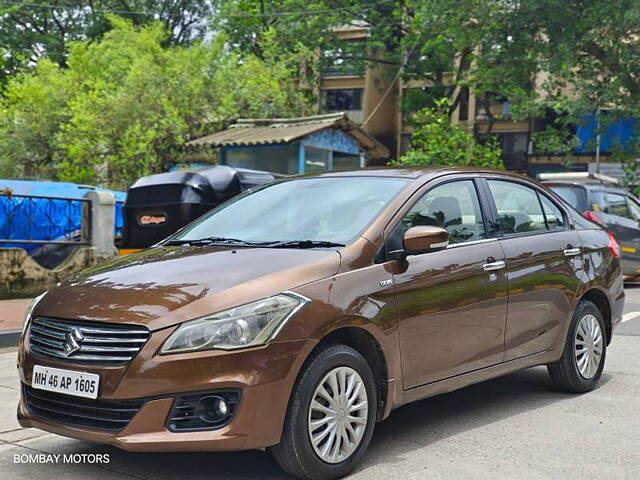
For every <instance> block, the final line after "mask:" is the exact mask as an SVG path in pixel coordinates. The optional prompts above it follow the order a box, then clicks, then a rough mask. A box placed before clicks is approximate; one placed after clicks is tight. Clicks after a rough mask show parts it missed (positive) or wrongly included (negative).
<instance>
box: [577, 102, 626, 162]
mask: <svg viewBox="0 0 640 480" xmlns="http://www.w3.org/2000/svg"><path fill="white" fill-rule="evenodd" d="M600 115H601V116H600V122H601V124H602V126H601V129H602V131H601V132H600V151H601V152H603V153H608V152H611V151H612V150H613V149H614V148H622V149H623V150H624V149H625V148H630V147H631V146H632V142H633V141H635V136H636V128H637V126H638V125H637V124H638V119H636V118H622V119H619V120H617V121H615V122H613V123H607V119H606V112H603V113H601V114H600ZM597 131H598V122H597V119H596V115H595V113H593V114H590V115H587V116H585V117H584V118H583V120H582V122H581V123H580V125H578V128H577V130H576V135H577V136H578V138H579V139H580V145H579V146H578V147H577V148H576V149H575V152H576V153H591V154H593V153H595V151H596V141H597V139H596V134H597Z"/></svg>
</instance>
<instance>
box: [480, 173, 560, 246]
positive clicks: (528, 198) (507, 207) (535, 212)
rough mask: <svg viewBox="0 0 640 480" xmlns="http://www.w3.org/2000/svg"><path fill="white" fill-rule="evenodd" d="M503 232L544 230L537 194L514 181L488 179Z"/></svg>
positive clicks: (542, 215) (545, 227)
mask: <svg viewBox="0 0 640 480" xmlns="http://www.w3.org/2000/svg"><path fill="white" fill-rule="evenodd" d="M488 183H489V189H490V190H491V194H492V195H493V200H494V202H495V204H496V208H497V209H498V216H499V217H500V231H501V232H502V233H504V234H507V235H508V234H513V233H523V232H536V231H540V230H546V229H547V226H546V224H545V221H544V214H543V213H542V206H541V205H540V201H539V200H538V194H537V192H536V191H535V190H534V189H533V188H529V187H527V186H525V185H521V184H519V183H514V182H504V181H500V180H489V181H488Z"/></svg>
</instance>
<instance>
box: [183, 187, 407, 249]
mask: <svg viewBox="0 0 640 480" xmlns="http://www.w3.org/2000/svg"><path fill="white" fill-rule="evenodd" d="M406 183H407V181H406V180H405V179H400V178H382V177H323V178H300V179H295V180H288V181H284V182H279V183H275V184H273V185H269V186H267V187H265V188H262V189H259V190H257V191H255V192H252V193H249V194H248V195H241V196H239V197H237V198H236V199H234V200H232V201H231V202H229V203H227V204H225V205H222V206H221V207H218V208H217V209H215V210H213V211H212V212H211V213H209V214H207V215H206V216H204V217H203V218H202V219H200V220H199V221H197V222H196V223H195V224H193V225H191V226H190V227H188V228H187V229H185V230H184V231H183V232H180V233H179V234H177V235H176V236H174V237H173V238H172V239H171V241H172V242H176V241H183V242H185V241H189V240H199V239H206V238H216V239H224V238H228V239H234V240H236V241H237V240H241V241H243V242H251V243H260V242H295V241H313V242H333V243H339V244H347V243H349V242H351V241H353V240H354V239H355V238H356V237H357V236H358V234H359V233H360V232H361V231H362V230H363V229H364V228H365V227H366V226H367V225H369V223H370V222H371V221H372V220H373V219H374V218H375V217H376V215H377V214H378V213H379V212H380V211H381V210H382V209H383V208H384V207H385V206H386V205H387V204H388V203H389V201H390V200H391V199H392V198H393V197H394V196H395V195H396V194H397V193H398V192H399V191H400V190H401V189H402V188H403V187H404V186H405V185H406Z"/></svg>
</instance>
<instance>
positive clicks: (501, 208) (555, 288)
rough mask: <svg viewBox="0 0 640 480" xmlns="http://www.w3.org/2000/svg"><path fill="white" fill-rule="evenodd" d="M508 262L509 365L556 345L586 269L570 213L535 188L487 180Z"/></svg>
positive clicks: (509, 182)
mask: <svg viewBox="0 0 640 480" xmlns="http://www.w3.org/2000/svg"><path fill="white" fill-rule="evenodd" d="M487 185H488V190H489V192H490V196H491V197H492V199H493V201H494V205H495V210H494V211H495V212H496V214H497V216H498V219H499V224H500V230H501V238H500V244H501V245H502V249H503V250H504V253H505V257H506V262H507V282H508V286H509V306H508V316H507V329H506V334H505V361H508V360H513V359H515V358H519V357H524V356H526V355H531V354H534V353H538V352H542V351H544V350H547V349H549V348H551V347H552V346H553V344H554V343H555V341H556V340H557V339H558V337H559V335H560V334H561V331H562V325H563V323H564V322H566V320H567V319H568V318H569V317H570V316H571V315H572V313H573V311H572V304H573V301H574V298H575V295H576V292H577V290H578V287H579V280H578V276H577V275H576V271H577V270H579V269H580V268H582V265H581V251H580V248H579V241H578V235H577V233H576V231H575V230H573V229H572V228H571V226H570V225H569V224H568V216H567V215H566V212H563V210H562V209H561V208H560V207H559V206H558V205H556V204H555V203H554V202H553V201H552V200H551V199H550V198H549V197H547V195H546V194H544V193H543V192H541V191H539V190H538V189H537V188H536V187H534V186H533V185H528V184H523V183H519V182H514V181H507V180H497V179H495V180H493V179H490V180H487Z"/></svg>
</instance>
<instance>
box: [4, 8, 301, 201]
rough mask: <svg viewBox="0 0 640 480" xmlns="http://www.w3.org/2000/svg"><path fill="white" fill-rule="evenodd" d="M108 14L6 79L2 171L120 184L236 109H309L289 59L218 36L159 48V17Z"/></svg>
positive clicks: (167, 158) (177, 158)
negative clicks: (85, 35)
mask: <svg viewBox="0 0 640 480" xmlns="http://www.w3.org/2000/svg"><path fill="white" fill-rule="evenodd" d="M110 20H111V22H112V23H113V28H112V29H111V30H110V31H109V32H107V33H106V34H105V36H104V38H103V39H102V40H101V41H99V42H89V41H81V42H74V43H72V44H71V45H70V46H69V57H68V59H67V64H68V67H67V68H61V67H59V66H57V65H56V64H54V63H53V62H51V61H50V60H48V59H42V60H40V61H39V62H38V64H37V67H36V68H35V70H34V71H33V72H29V73H23V74H20V75H17V76H15V77H14V78H13V79H12V80H11V81H10V82H9V84H8V86H7V88H6V91H5V97H4V98H3V99H0V113H1V114H2V115H1V116H0V171H2V173H3V174H4V175H10V176H15V177H21V178H22V177H27V178H30V177H31V178H33V177H52V178H57V179H59V180H66V181H74V182H80V183H101V184H106V185H110V186H114V187H119V188H122V187H125V186H127V185H128V184H130V183H131V182H132V181H134V180H135V179H137V178H138V177H140V176H141V175H145V174H149V173H154V172H158V171H162V170H164V169H165V168H166V167H167V166H168V165H171V164H175V163H179V162H181V161H182V160H183V158H184V156H185V149H184V144H185V142H186V141H187V140H189V139H190V138H194V137H197V136H200V135H203V134H206V133H211V132H214V131H216V130H219V129H221V128H224V127H226V126H227V125H228V123H229V122H230V121H231V120H232V119H234V118H237V117H239V116H255V117H271V116H285V117H288V116H296V115H301V114H307V113H310V110H309V109H310V107H309V105H310V102H309V101H308V99H307V98H306V97H305V94H304V93H303V92H302V91H301V90H300V89H298V88H296V83H295V76H296V73H297V72H296V71H295V70H294V69H292V65H293V64H296V60H295V59H293V58H290V59H289V62H285V61H283V60H275V59H274V57H273V56H271V55H265V56H264V58H263V59H259V58H257V57H255V56H253V55H246V56H243V57H240V56H238V55H235V54H230V53H229V52H228V51H227V50H226V49H225V38H223V37H219V38H215V39H213V41H212V42H211V43H208V44H201V43H196V44H194V45H192V46H188V47H181V46H176V47H165V46H164V41H165V40H166V38H167V34H166V31H165V30H164V28H163V26H162V25H161V24H160V23H156V24H151V25H148V26H144V27H142V28H136V27H134V26H133V25H132V24H131V23H130V22H128V21H126V20H123V19H121V18H117V17H112V18H111V19H110ZM267 48H270V47H267Z"/></svg>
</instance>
